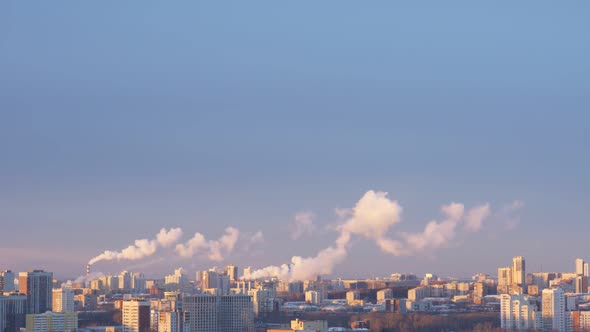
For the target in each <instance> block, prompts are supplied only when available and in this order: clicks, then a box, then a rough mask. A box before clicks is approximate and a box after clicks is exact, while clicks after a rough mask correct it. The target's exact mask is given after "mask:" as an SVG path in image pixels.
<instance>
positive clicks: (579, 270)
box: [575, 258, 584, 275]
mask: <svg viewBox="0 0 590 332" xmlns="http://www.w3.org/2000/svg"><path fill="white" fill-rule="evenodd" d="M575 264H576V274H577V275H584V260H583V259H582V258H576V262H575Z"/></svg>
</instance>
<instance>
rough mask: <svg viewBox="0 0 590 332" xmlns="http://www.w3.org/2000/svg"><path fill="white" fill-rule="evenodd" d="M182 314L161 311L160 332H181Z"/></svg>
mask: <svg viewBox="0 0 590 332" xmlns="http://www.w3.org/2000/svg"><path fill="white" fill-rule="evenodd" d="M180 326H181V323H180V312H178V311H160V313H159V315H158V332H180V331H182V330H181V329H180Z"/></svg>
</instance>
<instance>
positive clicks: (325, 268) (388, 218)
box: [247, 190, 490, 280]
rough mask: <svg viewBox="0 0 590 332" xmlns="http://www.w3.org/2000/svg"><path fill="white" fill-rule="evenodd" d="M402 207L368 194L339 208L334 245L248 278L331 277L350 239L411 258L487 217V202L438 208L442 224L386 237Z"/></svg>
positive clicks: (473, 229)
mask: <svg viewBox="0 0 590 332" xmlns="http://www.w3.org/2000/svg"><path fill="white" fill-rule="evenodd" d="M402 211H403V209H402V207H401V206H400V205H399V204H398V202H397V201H395V200H391V199H389V198H388V197H387V193H386V192H379V191H377V192H376V191H372V190H371V191H368V192H366V193H365V194H364V195H363V197H361V199H360V200H359V201H358V202H357V203H356V204H355V206H354V207H353V208H352V209H338V210H337V214H338V216H339V217H341V218H343V219H344V220H343V221H342V222H341V223H340V224H339V225H338V226H337V227H336V231H337V232H338V237H337V239H336V240H335V241H334V243H333V244H332V245H331V246H329V247H327V248H325V249H322V250H320V251H319V252H318V254H317V255H316V256H314V257H306V258H304V257H300V256H294V257H292V258H291V262H290V263H288V264H283V265H280V266H269V267H266V268H263V269H260V270H256V271H253V272H251V273H250V274H249V275H248V276H247V278H248V279H259V278H268V277H278V278H281V279H286V280H308V279H313V278H315V277H316V276H318V275H326V274H331V273H332V271H333V269H334V267H335V266H336V265H337V264H340V263H342V262H343V261H344V260H345V259H346V257H347V254H348V249H349V247H350V242H351V239H352V237H353V236H357V237H362V238H365V239H367V240H370V241H372V242H374V243H375V245H377V247H379V249H381V251H383V252H385V253H388V254H391V255H394V256H401V255H410V254H416V253H420V252H423V251H427V250H432V249H438V248H443V247H446V246H448V245H449V244H450V243H451V242H452V241H453V239H454V238H455V236H456V233H457V231H458V229H459V227H458V226H459V225H460V224H461V223H464V228H465V229H466V230H467V231H470V232H477V231H479V230H480V229H481V228H482V226H483V221H484V220H485V219H486V218H487V217H488V216H489V215H490V205H489V204H488V203H486V204H484V205H480V206H476V207H474V208H472V209H470V210H469V211H468V212H467V214H465V207H464V205H463V204H461V203H454V202H453V203H450V204H448V205H443V206H442V207H441V213H442V214H443V216H444V217H443V219H442V221H437V220H432V221H430V222H429V223H428V224H427V225H426V226H425V228H424V230H423V231H422V232H419V233H407V232H397V234H396V236H395V238H392V237H391V236H390V235H388V234H389V233H390V232H391V230H392V228H393V227H394V226H396V225H397V224H399V223H400V222H401V215H402Z"/></svg>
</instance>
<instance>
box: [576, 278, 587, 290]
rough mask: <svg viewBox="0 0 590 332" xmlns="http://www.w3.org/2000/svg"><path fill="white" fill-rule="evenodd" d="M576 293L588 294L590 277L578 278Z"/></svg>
mask: <svg viewBox="0 0 590 332" xmlns="http://www.w3.org/2000/svg"><path fill="white" fill-rule="evenodd" d="M575 282H576V293H588V277H585V276H584V275H578V276H576V280H575Z"/></svg>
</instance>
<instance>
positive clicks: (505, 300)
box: [500, 294, 542, 330]
mask: <svg viewBox="0 0 590 332" xmlns="http://www.w3.org/2000/svg"><path fill="white" fill-rule="evenodd" d="M540 317H541V315H540V312H539V311H537V306H536V305H535V304H534V303H531V302H529V299H528V296H526V295H522V294H519V295H508V294H502V295H501V297H500V327H501V328H502V329H507V330H533V329H540V328H541V327H542V324H541V323H542V322H541V320H540V319H539V318H540Z"/></svg>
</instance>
